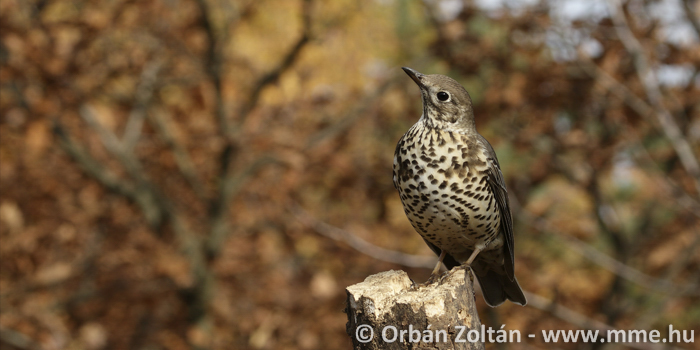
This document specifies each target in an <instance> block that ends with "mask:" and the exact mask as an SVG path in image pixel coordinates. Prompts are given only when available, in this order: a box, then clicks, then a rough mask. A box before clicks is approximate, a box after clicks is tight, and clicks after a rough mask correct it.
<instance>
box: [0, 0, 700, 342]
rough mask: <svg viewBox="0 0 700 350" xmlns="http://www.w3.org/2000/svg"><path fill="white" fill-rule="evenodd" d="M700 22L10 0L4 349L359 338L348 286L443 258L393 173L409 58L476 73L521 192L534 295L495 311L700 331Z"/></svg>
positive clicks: (0, 52) (547, 324) (364, 6)
mask: <svg viewBox="0 0 700 350" xmlns="http://www.w3.org/2000/svg"><path fill="white" fill-rule="evenodd" d="M699 13H700V2H699V1H691V0H628V1H619V2H618V1H612V0H611V1H602V0H591V1H584V0H562V1H554V0H551V1H546V0H541V1H538V0H499V1H496V0H494V1H487V0H479V1H477V0H473V1H468V0H465V1H460V0H425V1H422V2H421V1H408V0H373V1H372V0H368V1H356V0H340V1H323V0H239V1H230V0H144V1H125V0H105V1H88V0H46V1H37V0H29V1H26V0H2V1H0V29H1V31H0V38H1V40H0V62H1V64H2V66H1V68H0V79H1V85H0V112H1V119H0V191H1V192H0V193H1V197H0V239H1V244H0V253H1V258H0V308H1V311H2V312H1V314H0V348H2V349H144V350H146V349H149V350H151V349H152V350H156V349H349V348H351V342H350V339H349V337H348V335H347V334H346V330H345V324H346V315H345V314H344V313H343V310H344V308H345V291H344V288H345V287H346V286H348V285H351V284H354V283H358V282H361V281H362V280H364V278H365V277H367V276H368V275H371V274H375V273H378V272H381V271H386V270H390V269H403V270H406V271H407V272H408V273H409V275H410V276H411V277H412V278H413V279H414V280H416V281H418V282H422V281H425V279H426V278H427V277H428V275H429V274H430V269H431V268H432V266H433V264H434V262H435V259H436V258H435V256H434V255H433V254H432V253H431V252H430V250H429V249H428V248H427V246H426V245H425V244H424V243H423V240H422V239H421V238H420V236H419V235H418V234H417V233H416V232H414V230H413V228H412V227H411V226H410V224H409V222H408V220H407V219H406V217H405V215H404V213H403V209H402V206H401V203H400V201H399V196H398V194H397V192H396V190H395V189H394V187H393V184H392V175H391V171H392V170H391V169H392V159H393V152H394V148H395V145H396V142H397V141H398V139H399V138H400V137H401V135H402V134H403V133H404V132H405V131H406V130H408V128H409V127H410V126H411V125H412V124H413V123H415V122H416V121H417V120H418V118H419V116H420V114H421V111H422V109H421V101H420V94H419V91H418V88H417V87H416V85H415V84H414V83H413V82H412V81H411V80H410V79H409V78H408V77H407V76H406V75H405V74H404V73H403V72H402V71H401V70H400V67H401V66H409V67H412V68H414V69H417V70H418V71H420V72H423V73H427V74H431V73H441V74H447V75H449V76H451V77H453V78H455V79H457V80H458V81H459V82H461V83H462V84H463V85H464V86H465V87H466V88H467V90H468V91H469V92H470V94H471V96H472V99H473V101H474V106H475V114H476V119H477V127H478V129H479V131H480V133H481V134H482V135H484V136H485V137H486V138H487V139H488V140H489V141H490V142H491V144H492V145H493V146H494V148H495V150H496V152H497V154H498V157H499V159H500V163H501V165H502V168H503V173H504V175H505V178H506V180H507V184H508V189H509V193H510V200H511V203H512V204H511V206H512V208H513V212H514V218H515V242H516V244H515V258H516V263H515V267H516V275H517V276H518V279H519V281H520V284H521V285H522V287H523V288H524V289H525V290H526V291H527V296H528V299H529V304H528V306H527V307H520V306H517V305H514V304H511V303H506V304H504V305H502V306H500V307H498V308H495V309H492V308H489V307H487V306H486V305H485V304H484V302H483V299H482V297H481V296H480V295H478V293H479V292H477V297H476V301H477V303H478V305H479V315H480V318H481V320H482V322H483V323H484V324H486V325H487V326H491V327H494V328H499V327H500V325H501V324H505V325H506V329H517V330H520V331H521V333H522V334H528V333H538V334H539V332H540V331H541V330H542V329H598V330H607V329H643V330H652V329H659V330H660V332H661V334H662V335H663V336H665V335H666V334H667V330H668V325H669V324H672V325H673V326H674V328H675V329H681V330H683V329H685V330H695V336H696V337H700V334H699V333H700V292H699V291H700V167H699V166H698V155H699V154H700V150H699V148H700V75H699V67H700V39H699V38H700V24H699V20H698V15H699ZM695 339H696V340H695V342H696V343H695V344H673V345H671V346H669V345H668V344H661V345H664V346H663V347H662V346H660V345H659V344H657V345H654V344H626V345H621V344H564V343H559V344H557V347H558V348H561V349H626V348H633V349H657V348H658V349H661V348H663V349H666V348H672V349H677V348H680V349H692V348H695V349H697V348H698V347H697V341H698V340H697V338H695ZM550 346H551V345H549V346H548V345H547V344H544V343H543V342H542V339H541V337H540V339H529V338H527V337H523V342H522V343H519V344H488V345H487V348H488V349H545V348H550Z"/></svg>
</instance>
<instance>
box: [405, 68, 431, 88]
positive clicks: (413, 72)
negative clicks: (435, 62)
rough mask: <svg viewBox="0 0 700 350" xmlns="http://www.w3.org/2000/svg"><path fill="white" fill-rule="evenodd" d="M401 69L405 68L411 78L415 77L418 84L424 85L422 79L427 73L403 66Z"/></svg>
mask: <svg viewBox="0 0 700 350" xmlns="http://www.w3.org/2000/svg"><path fill="white" fill-rule="evenodd" d="M401 69H403V71H404V72H406V74H408V76H409V77H411V79H413V81H415V82H416V84H418V86H420V87H423V82H422V81H421V79H422V78H423V77H424V76H425V74H422V73H419V72H418V71H416V70H414V69H411V68H408V67H401Z"/></svg>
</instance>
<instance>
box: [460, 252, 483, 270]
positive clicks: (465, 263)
mask: <svg viewBox="0 0 700 350" xmlns="http://www.w3.org/2000/svg"><path fill="white" fill-rule="evenodd" d="M482 249H483V248H475V249H474V251H473V252H472V255H470V256H469V259H467V261H465V262H464V264H462V265H463V266H466V267H471V266H472V263H473V262H474V259H476V256H477V255H479V253H481V250H482Z"/></svg>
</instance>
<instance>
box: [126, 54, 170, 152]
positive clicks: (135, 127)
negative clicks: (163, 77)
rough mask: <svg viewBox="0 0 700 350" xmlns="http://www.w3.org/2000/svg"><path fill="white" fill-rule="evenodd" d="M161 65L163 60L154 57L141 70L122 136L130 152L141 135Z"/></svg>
mask: <svg viewBox="0 0 700 350" xmlns="http://www.w3.org/2000/svg"><path fill="white" fill-rule="evenodd" d="M162 67H163V61H162V60H160V59H156V60H154V61H151V62H149V63H147V64H146V66H145V67H144V69H143V71H142V72H141V79H140V82H139V84H138V86H137V87H136V92H135V93H134V95H135V102H134V107H133V108H132V109H131V113H129V120H128V121H127V123H126V127H125V128H124V136H123V137H122V141H123V143H124V148H126V149H127V150H128V151H130V152H131V151H133V149H134V147H135V146H136V142H138V140H139V137H141V129H142V128H143V121H144V119H145V118H146V111H147V109H148V104H149V103H150V101H151V98H152V97H153V90H154V87H155V85H156V82H157V78H158V73H159V72H160V70H161V68H162Z"/></svg>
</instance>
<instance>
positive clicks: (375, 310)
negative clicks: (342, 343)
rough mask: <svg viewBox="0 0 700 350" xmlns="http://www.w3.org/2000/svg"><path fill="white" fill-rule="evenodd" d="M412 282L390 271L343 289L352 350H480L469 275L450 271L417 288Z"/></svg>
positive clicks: (478, 330) (477, 324) (479, 333)
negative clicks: (438, 280)
mask: <svg viewBox="0 0 700 350" xmlns="http://www.w3.org/2000/svg"><path fill="white" fill-rule="evenodd" d="M466 276H469V278H466ZM411 284H412V282H411V280H410V279H409V278H408V275H407V274H406V272H404V271H394V270H392V271H386V272H381V273H378V274H376V275H372V276H369V277H367V278H366V279H365V281H364V282H361V283H358V284H355V285H352V286H349V287H347V289H346V292H347V293H348V299H347V309H346V313H347V314H348V324H347V332H348V335H350V337H351V338H352V343H353V347H354V348H355V349H358V350H369V349H373V350H374V349H484V344H483V342H482V337H481V322H480V321H479V315H478V314H477V311H476V303H475V301H474V284H473V277H472V275H471V272H469V273H465V271H464V270H463V269H459V270H456V271H452V272H450V273H449V274H448V275H447V276H446V277H445V278H444V279H443V280H442V281H441V282H439V283H434V284H431V285H429V286H425V287H421V288H419V289H418V290H413V289H412V288H411ZM470 331H471V332H470Z"/></svg>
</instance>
